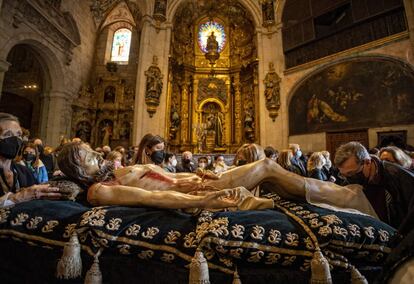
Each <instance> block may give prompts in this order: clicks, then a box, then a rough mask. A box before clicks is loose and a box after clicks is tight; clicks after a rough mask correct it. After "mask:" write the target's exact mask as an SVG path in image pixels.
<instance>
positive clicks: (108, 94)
mask: <svg viewBox="0 0 414 284" xmlns="http://www.w3.org/2000/svg"><path fill="white" fill-rule="evenodd" d="M115 91H116V89H115V87H114V86H108V87H106V89H105V93H104V103H111V104H113V103H115Z"/></svg>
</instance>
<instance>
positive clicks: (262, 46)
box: [256, 24, 287, 149]
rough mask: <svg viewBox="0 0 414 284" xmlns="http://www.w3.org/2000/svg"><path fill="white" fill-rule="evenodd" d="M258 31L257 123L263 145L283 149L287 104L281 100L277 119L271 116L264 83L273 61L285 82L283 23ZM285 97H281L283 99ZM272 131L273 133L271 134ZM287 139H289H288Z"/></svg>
mask: <svg viewBox="0 0 414 284" xmlns="http://www.w3.org/2000/svg"><path fill="white" fill-rule="evenodd" d="M256 31H257V42H258V45H257V49H258V50H257V51H258V58H259V68H258V85H259V105H260V121H256V124H257V123H259V124H260V139H256V140H259V141H260V144H261V145H263V146H269V145H272V146H273V147H276V148H277V149H282V148H283V147H285V146H283V145H285V144H286V142H285V141H284V136H287V133H286V132H285V131H284V129H285V128H286V126H285V125H286V124H287V118H285V117H284V116H283V115H282V113H283V109H282V108H283V107H286V105H284V104H283V102H281V107H280V109H279V115H278V117H277V118H276V120H275V121H272V118H270V117H269V111H268V110H267V108H266V99H265V97H264V89H265V87H264V83H263V80H264V78H265V76H266V74H267V73H268V72H269V63H270V62H273V64H274V67H275V71H276V73H277V74H278V75H279V76H280V77H281V79H282V82H283V71H284V69H285V65H284V54H283V47H282V36H281V25H280V24H275V25H272V26H270V27H267V28H263V27H259V28H257V29H256ZM283 99H284V98H281V100H283ZM269 133H272V135H269ZM286 141H287V139H286Z"/></svg>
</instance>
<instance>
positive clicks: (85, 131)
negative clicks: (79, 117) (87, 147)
mask: <svg viewBox="0 0 414 284" xmlns="http://www.w3.org/2000/svg"><path fill="white" fill-rule="evenodd" d="M91 132H92V126H91V124H90V123H89V122H87V121H81V122H79V123H78V125H77V126H76V137H78V138H80V139H82V141H85V142H90V141H91Z"/></svg>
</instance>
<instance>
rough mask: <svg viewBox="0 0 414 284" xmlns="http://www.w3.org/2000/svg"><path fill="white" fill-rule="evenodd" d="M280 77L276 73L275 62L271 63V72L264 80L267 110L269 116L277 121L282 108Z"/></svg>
mask: <svg viewBox="0 0 414 284" xmlns="http://www.w3.org/2000/svg"><path fill="white" fill-rule="evenodd" d="M280 81H281V79H280V77H279V75H278V74H277V73H276V71H275V68H274V66H273V62H269V72H268V73H267V74H266V77H265V79H264V80H263V82H264V85H265V91H264V94H265V98H266V108H267V110H268V111H269V116H270V117H271V118H272V120H273V121H275V119H276V117H277V116H278V112H279V108H280Z"/></svg>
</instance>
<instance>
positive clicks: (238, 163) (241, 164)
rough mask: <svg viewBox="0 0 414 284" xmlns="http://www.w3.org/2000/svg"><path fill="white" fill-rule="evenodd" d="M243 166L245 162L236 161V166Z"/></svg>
mask: <svg viewBox="0 0 414 284" xmlns="http://www.w3.org/2000/svg"><path fill="white" fill-rule="evenodd" d="M245 164H247V161H246V160H238V161H237V165H238V166H243V165H245Z"/></svg>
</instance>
